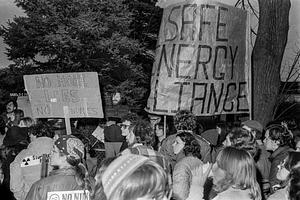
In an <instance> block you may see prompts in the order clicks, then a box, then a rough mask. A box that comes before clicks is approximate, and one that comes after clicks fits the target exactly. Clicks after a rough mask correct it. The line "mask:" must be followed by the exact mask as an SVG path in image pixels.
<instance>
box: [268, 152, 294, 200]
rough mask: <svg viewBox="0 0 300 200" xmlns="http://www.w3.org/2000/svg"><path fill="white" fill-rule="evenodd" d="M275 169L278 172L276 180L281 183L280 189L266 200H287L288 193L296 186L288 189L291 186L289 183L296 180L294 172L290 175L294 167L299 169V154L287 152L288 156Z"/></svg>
mask: <svg viewBox="0 0 300 200" xmlns="http://www.w3.org/2000/svg"><path fill="white" fill-rule="evenodd" d="M277 167H278V172H277V174H276V176H277V179H278V180H280V181H281V182H282V188H281V189H279V190H277V191H275V193H274V194H272V195H271V196H270V197H269V198H268V200H289V198H288V193H289V192H290V191H294V189H293V188H294V186H296V185H297V184H293V187H292V188H290V186H291V185H290V183H291V182H293V181H295V180H296V179H295V178H296V177H294V175H295V174H296V172H293V173H292V171H293V169H294V168H295V167H300V152H294V151H291V152H289V153H288V156H287V157H286V158H285V159H284V160H283V161H282V162H281V163H280V164H279V165H278V166H277ZM291 176H292V177H291ZM293 177H294V178H293ZM299 178H300V177H298V179H299ZM298 187H299V183H298ZM290 193H291V192H290ZM292 193H294V192H292Z"/></svg>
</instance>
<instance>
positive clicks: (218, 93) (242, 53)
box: [146, 0, 251, 116]
mask: <svg viewBox="0 0 300 200" xmlns="http://www.w3.org/2000/svg"><path fill="white" fill-rule="evenodd" d="M248 20H249V18H248V13H247V12H246V11H245V10H242V9H238V8H235V7H232V6H228V5H225V4H221V3H217V2H213V1H203V0H187V1H184V2H181V3H176V4H172V5H169V6H168V7H166V8H165V9H164V13H163V18H162V22H161V27H160V32H159V39H158V43H157V47H156V56H155V62H154V64H153V70H152V78H151V93H150V95H149V98H148V104H147V108H146V110H147V111H148V112H150V113H154V114H162V115H174V114H175V113H176V112H177V111H178V110H191V111H192V112H193V113H194V114H195V115H197V116H205V115H216V114H232V113H248V112H249V105H250V101H249V100H250V85H251V84H250V83H249V80H250V51H249V44H248V43H249V41H248V40H249V38H250V37H249V36H250V25H249V22H248Z"/></svg>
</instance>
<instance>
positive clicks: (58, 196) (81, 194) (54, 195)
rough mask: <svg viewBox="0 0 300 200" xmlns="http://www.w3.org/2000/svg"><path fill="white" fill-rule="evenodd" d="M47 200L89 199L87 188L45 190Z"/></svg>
mask: <svg viewBox="0 0 300 200" xmlns="http://www.w3.org/2000/svg"><path fill="white" fill-rule="evenodd" d="M47 200H90V193H89V191H88V190H85V191H84V190H74V191H56V192H47Z"/></svg>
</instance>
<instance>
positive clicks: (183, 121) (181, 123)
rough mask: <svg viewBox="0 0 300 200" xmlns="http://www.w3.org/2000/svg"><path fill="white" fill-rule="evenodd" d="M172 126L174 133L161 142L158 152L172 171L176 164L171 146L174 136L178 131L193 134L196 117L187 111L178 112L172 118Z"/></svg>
mask: <svg viewBox="0 0 300 200" xmlns="http://www.w3.org/2000/svg"><path fill="white" fill-rule="evenodd" d="M174 126H175V128H176V133H175V134H172V135H169V136H168V137H167V138H165V139H164V140H163V141H162V144H161V148H160V150H159V152H160V153H162V154H163V155H164V156H165V157H166V158H167V159H168V160H169V161H170V163H171V166H172V169H173V168H174V166H175V164H176V160H177V158H176V155H175V154H174V150H173V144H174V142H175V139H176V134H177V133H179V132H180V131H190V132H193V131H194V130H195V129H196V127H197V123H196V117H195V116H194V115H193V114H192V113H191V112H190V111H188V110H180V111H178V112H177V113H176V114H175V116H174Z"/></svg>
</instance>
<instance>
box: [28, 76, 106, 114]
mask: <svg viewBox="0 0 300 200" xmlns="http://www.w3.org/2000/svg"><path fill="white" fill-rule="evenodd" d="M24 82H25V88H26V90H27V93H28V95H29V99H30V104H31V109H32V114H33V116H34V117H35V118H49V117H61V118H64V117H65V116H66V112H64V110H66V108H67V109H68V113H67V114H68V117H70V118H72V117H95V118H103V110H102V101H101V95H100V89H99V81H98V74H97V73H96V72H81V73H57V74H35V75H25V76H24Z"/></svg>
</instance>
